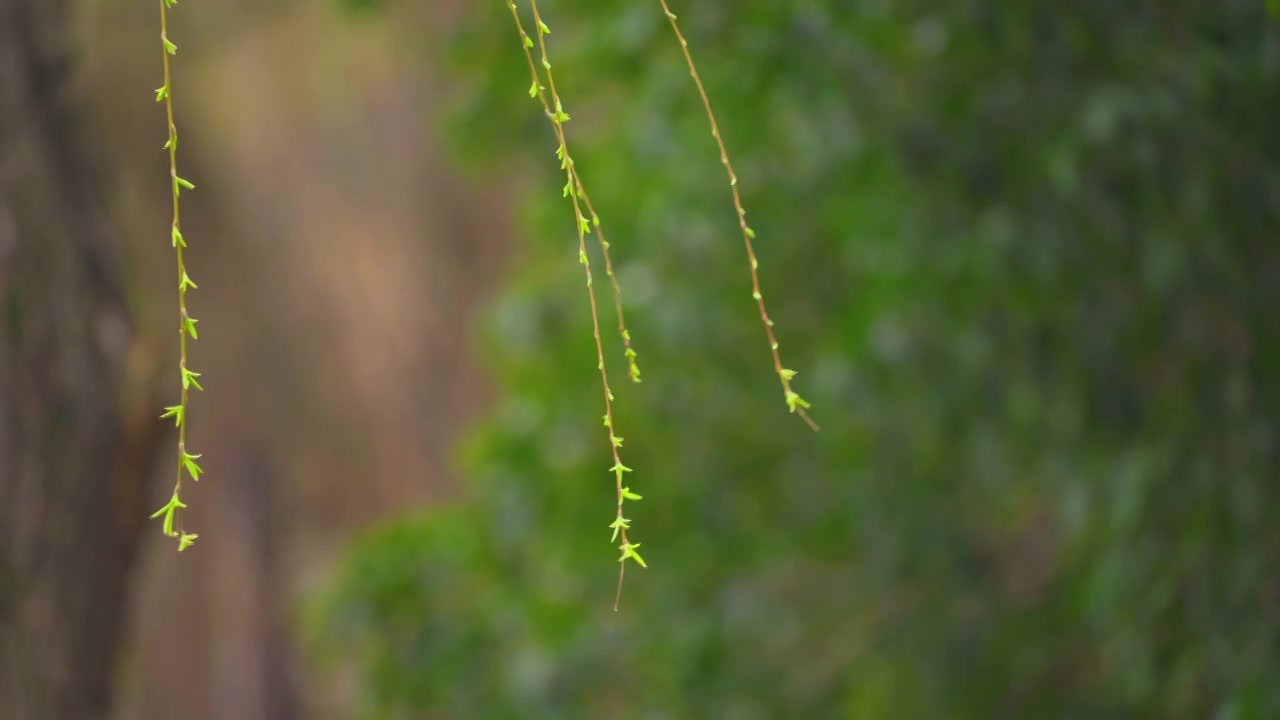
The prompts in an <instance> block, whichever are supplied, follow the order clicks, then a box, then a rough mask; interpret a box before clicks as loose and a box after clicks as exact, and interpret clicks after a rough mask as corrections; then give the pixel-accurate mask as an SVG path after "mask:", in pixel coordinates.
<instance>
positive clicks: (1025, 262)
mask: <svg viewBox="0 0 1280 720" xmlns="http://www.w3.org/2000/svg"><path fill="white" fill-rule="evenodd" d="M540 4H542V5H545V7H544V13H545V14H546V16H547V19H548V23H549V24H551V26H552V27H553V28H554V30H555V33H554V34H553V35H552V36H551V37H550V40H551V41H552V53H553V57H555V58H556V63H557V64H556V68H557V82H558V85H560V86H561V87H560V91H561V95H562V96H563V97H564V98H565V101H566V109H567V110H569V112H571V113H572V114H573V117H574V121H573V123H571V124H570V126H569V129H570V130H571V131H572V132H573V133H574V135H573V141H574V143H575V153H574V154H575V157H576V158H577V160H578V165H579V169H580V170H581V172H582V174H583V177H584V178H585V179H586V180H587V182H588V183H589V186H590V187H591V193H592V196H593V198H592V199H593V200H594V201H595V204H596V206H597V209H598V210H599V211H600V213H601V216H602V218H603V221H604V223H605V225H606V228H608V229H609V230H610V233H609V237H610V239H611V240H612V241H613V248H614V251H615V252H616V253H617V254H616V255H615V261H616V262H619V263H620V264H621V268H620V277H621V280H622V288H623V295H624V299H625V300H626V301H627V303H628V306H629V308H630V313H629V317H628V321H629V324H630V325H631V329H632V335H633V336H634V338H635V340H636V346H637V349H638V350H639V352H640V356H641V361H642V363H643V365H644V368H645V373H646V381H645V383H644V384H643V385H640V386H623V387H620V388H619V390H618V406H617V407H618V410H617V412H618V425H619V433H620V434H621V435H623V436H625V437H626V438H627V448H626V450H627V463H628V464H629V465H630V466H631V467H633V468H635V473H634V474H633V475H632V476H630V477H629V479H631V480H633V485H634V487H635V488H636V491H637V492H640V493H642V494H643V495H644V496H645V500H644V501H643V502H640V503H636V504H635V507H634V508H633V509H632V510H631V512H630V513H629V515H631V517H632V518H633V520H634V527H635V528H636V538H635V539H636V540H639V541H643V542H644V547H645V551H646V552H645V557H646V559H647V560H648V561H649V566H650V567H649V569H648V570H643V571H641V570H638V569H633V570H631V571H630V572H629V573H628V585H627V587H626V588H625V590H624V596H623V607H622V612H620V613H618V614H614V613H613V612H611V611H610V606H611V601H612V591H613V581H614V575H613V569H614V566H613V562H614V559H615V557H616V553H615V551H614V550H613V549H612V548H611V547H610V545H609V532H610V531H609V529H608V527H607V525H608V523H609V522H610V520H611V519H612V516H611V513H612V508H613V503H614V497H613V489H612V479H611V476H610V474H609V473H608V471H607V468H608V466H609V464H610V461H609V459H608V446H607V439H606V436H605V435H604V433H603V429H602V428H601V427H599V415H600V413H601V411H602V410H601V408H600V407H599V405H600V400H599V388H598V384H597V382H596V378H595V369H594V367H593V364H594V362H595V361H594V355H593V350H592V339H591V332H590V325H589V320H588V315H587V308H586V299H585V298H584V297H583V296H582V284H581V280H580V277H579V273H580V272H581V271H580V268H579V267H578V264H577V262H576V257H575V256H576V246H575V244H574V239H573V217H572V213H571V211H570V210H569V209H568V207H567V203H566V201H565V200H564V199H563V198H561V197H560V193H559V187H560V182H559V180H558V179H557V167H556V163H555V160H554V154H553V151H554V149H555V142H554V140H553V139H552V135H551V132H550V129H549V128H548V127H547V126H546V123H545V118H543V117H542V116H541V113H540V110H539V108H538V106H537V104H536V102H534V101H532V100H530V99H529V97H528V95H527V93H526V92H525V90H526V89H527V87H528V77H527V74H526V72H527V69H526V68H525V66H524V63H523V59H522V57H521V54H520V49H519V46H518V38H517V36H516V34H515V31H514V29H513V28H512V27H510V23H511V21H510V17H509V16H505V15H504V13H505V12H506V8H504V7H503V4H502V3H500V2H491V3H488V6H483V5H478V7H477V11H476V17H475V18H474V19H473V22H472V24H471V25H470V26H468V27H466V28H463V29H460V30H458V31H457V40H456V42H455V53H456V59H457V60H458V63H459V67H461V68H463V69H464V71H465V72H467V73H469V75H470V76H471V77H473V78H474V79H475V81H476V82H475V84H474V88H473V93H472V94H471V95H469V96H468V98H467V102H466V107H465V110H464V112H463V113H462V116H461V117H460V118H459V124H458V126H459V131H458V132H457V133H456V137H457V141H458V143H459V148H460V149H461V150H465V151H466V152H467V153H468V154H469V156H470V158H471V160H472V161H473V162H478V163H482V164H487V163H491V162H496V161H500V160H503V159H505V158H510V157H512V156H513V155H514V154H517V153H519V154H522V155H524V156H526V157H527V158H528V159H529V160H530V161H531V162H532V163H533V167H535V168H536V169H537V171H538V172H539V173H540V175H538V176H537V181H536V182H531V183H530V185H529V187H528V188H527V190H528V199H529V204H528V207H527V212H526V214H525V215H524V216H523V218H524V220H525V223H524V224H523V230H522V233H521V238H520V242H521V243H522V251H521V253H520V256H519V258H518V262H517V264H516V266H515V267H514V270H513V272H512V275H511V277H510V280H509V283H508V287H507V290H506V292H505V294H504V296H503V298H502V299H501V301H500V302H499V303H497V305H496V307H495V308H494V310H493V312H492V313H491V318H490V319H491V322H490V325H489V328H488V337H489V338H490V342H489V344H488V348H489V356H490V357H491V358H492V360H493V367H494V372H495V375H496V377H497V378H498V380H499V382H500V385H501V387H502V388H503V390H504V395H503V398H502V400H501V403H500V404H499V406H498V407H497V409H496V411H495V413H494V416H493V418H492V420H491V421H490V422H489V423H487V424H486V425H485V426H484V427H483V428H482V429H481V430H480V431H479V432H478V433H477V435H476V438H475V441H474V443H473V444H472V445H471V446H470V447H469V448H467V450H466V452H465V453H464V455H465V461H466V466H467V473H468V475H469V477H470V478H471V479H472V480H473V481H474V484H473V485H472V492H471V499H470V501H469V502H467V503H465V504H463V505H461V506H458V507H454V508H448V509H432V510H429V511H426V512H423V513H420V514H417V515H415V516H413V517H409V518H406V519H404V520H402V521H399V522H396V523H394V524H393V525H392V526H389V527H386V528H383V529H380V530H377V531H376V532H373V533H371V534H370V535H369V536H368V537H367V538H366V539H364V540H363V541H361V542H360V543H358V544H357V545H356V546H355V547H354V548H353V549H352V550H351V553H350V557H349V560H348V562H347V564H346V565H345V567H344V568H343V570H342V572H341V574H340V577H339V578H338V579H337V581H336V583H335V585H334V589H333V592H332V593H331V594H330V595H329V596H328V597H327V598H326V599H325V602H324V603H323V605H322V606H321V615H320V617H321V618H322V620H321V625H320V626H319V627H321V628H323V632H322V635H323V636H324V637H325V638H326V641H325V645H326V648H327V650H328V651H329V652H331V653H336V654H340V655H341V656H342V657H344V658H345V659H346V660H347V661H348V662H350V663H352V664H353V665H354V667H355V669H356V670H357V673H358V678H359V680H360V683H359V688H360V702H361V710H362V711H363V712H364V713H365V716H366V717H375V718H382V717H386V718H394V717H449V718H605V717H610V718H646V719H647V718H655V719H656V718H681V719H684V718H717V719H719V718H725V719H731V720H738V719H741V720H747V719H751V718H875V719H879V718H897V717H902V718H975V719H976V718H992V717H1028V718H1133V717H1166V718H1210V717H1212V718H1274V717H1280V683H1278V682H1277V681H1276V678H1280V632H1278V631H1280V522H1277V517H1278V516H1277V508H1278V507H1280V477H1278V476H1277V469H1278V468H1280V458H1278V457H1277V453H1278V449H1280V446H1278V445H1277V442H1278V439H1280V438H1278V437H1277V430H1278V429H1280V428H1278V427H1277V418H1278V414H1280V410H1278V409H1280V234H1278V233H1280V27H1277V25H1276V23H1275V21H1274V20H1272V19H1269V17H1268V15H1267V13H1266V10H1265V6H1264V3H1263V2H1261V1H1260V0H1218V1H1217V2H1212V3H1208V2H1202V1H1198V0H1166V1H1165V2H1159V3H1105V2H1094V3H1072V2H1061V1H1060V0H1033V1H1031V2H1025V3H1013V2H995V1H994V0H960V1H958V2H952V3H927V2H922V1H919V0H865V1H860V2H844V1H843V0H796V1H794V2H773V1H765V0H752V1H750V2H748V1H747V0H743V1H741V2H735V3H727V2H726V3H692V2H676V3H675V4H674V5H673V9H674V10H675V12H677V13H678V14H679V15H680V18H681V23H682V26H683V28H684V30H685V32H686V33H687V34H688V35H689V38H690V45H691V48H692V50H693V52H694V54H695V57H696V58H697V59H698V60H699V63H700V66H701V67H700V70H701V72H702V74H703V76H704V79H705V80H706V82H707V85H708V89H709V91H710V93H711V95H712V101H713V103H714V104H715V105H716V107H717V110H718V113H719V115H720V118H721V124H722V130H723V132H724V136H725V138H726V140H727V142H728V144H729V148H730V152H732V153H735V154H736V157H735V164H736V165H737V169H738V172H739V175H740V177H741V182H740V188H741V189H742V190H743V192H744V201H745V204H746V207H747V210H748V213H749V216H750V218H751V222H752V225H753V227H754V228H755V229H756V231H757V232H758V233H759V240H758V243H759V245H758V252H759V254H760V256H761V257H760V261H761V272H762V276H763V282H764V285H765V295H766V297H767V298H769V299H770V300H771V309H772V310H773V312H774V316H775V319H776V320H777V327H778V330H779V334H780V339H781V342H782V351H783V353H784V357H786V358H787V363H788V365H789V366H791V367H793V368H795V369H797V370H799V371H800V375H799V377H798V378H797V383H798V387H799V388H800V390H801V391H802V392H803V393H804V394H805V395H806V396H807V397H810V398H811V399H812V400H813V401H814V406H815V415H816V418H817V419H818V420H819V422H820V423H822V426H823V430H822V432H821V433H820V434H817V435H814V434H813V433H811V432H810V431H809V430H808V429H807V428H806V427H805V426H804V425H803V424H802V423H801V422H800V421H799V420H798V419H796V418H795V417H792V416H790V415H788V414H787V412H786V409H785V406H784V405H783V403H782V400H781V398H780V397H778V393H777V381H776V378H775V377H774V376H773V372H772V367H771V365H770V362H769V355H768V348H767V346H766V344H765V340H764V338H763V334H762V332H761V330H760V327H759V320H758V317H757V316H755V314H754V312H755V310H754V307H753V304H752V301H751V298H750V285H749V276H748V273H747V267H746V260H745V257H744V255H743V252H742V248H741V244H740V241H739V239H738V237H737V235H736V233H735V229H734V217H733V211H732V207H731V205H730V202H729V196H728V188H727V187H725V181H724V178H723V170H722V169H721V168H720V166H719V164H718V162H717V158H716V153H715V149H714V144H713V142H712V139H711V138H710V137H709V135H708V132H707V130H706V126H705V118H704V117H703V115H702V113H701V109H700V106H699V105H698V102H697V97H696V94H695V92H694V89H693V87H692V85H691V83H690V82H689V78H688V75H687V71H686V69H685V67H684V65H683V61H682V60H681V58H680V55H679V51H678V48H677V47H676V45H675V44H674V40H673V39H672V37H671V36H670V33H669V29H668V28H667V27H666V26H665V23H664V19H663V17H662V15H661V12H660V10H659V8H658V4H657V2H656V0H654V1H653V2H644V1H642V0H636V1H635V2H627V3H601V2H596V1H595V0H544V2H543V3H540ZM606 307H607V303H606ZM606 324H607V323H606ZM606 340H607V341H609V342H611V343H613V344H612V345H610V349H611V351H612V352H611V354H610V356H609V357H610V360H611V361H615V367H624V365H622V364H621V348H620V347H617V346H616V345H617V342H616V338H615V337H612V336H609V337H607V338H606Z"/></svg>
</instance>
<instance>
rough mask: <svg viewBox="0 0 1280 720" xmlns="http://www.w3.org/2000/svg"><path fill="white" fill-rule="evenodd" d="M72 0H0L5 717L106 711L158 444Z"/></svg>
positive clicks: (0, 506)
mask: <svg viewBox="0 0 1280 720" xmlns="http://www.w3.org/2000/svg"><path fill="white" fill-rule="evenodd" d="M68 27H69V23H68V2H67V1H66V0H0V718H5V720H35V719H41V720H43V719H44V718H49V719H50V720H53V719H56V720H82V719H89V718H95V719H96V718H103V717H106V715H107V712H108V706H109V702H110V694H111V689H112V685H113V670H112V668H113V665H114V663H115V659H116V654H117V650H118V647H119V645H120V640H121V637H122V631H123V627H122V625H123V621H124V618H125V617H126V615H125V607H126V589H127V587H128V585H129V579H130V572H131V569H132V568H133V565H134V559H135V556H136V555H137V549H138V541H139V537H140V532H141V530H142V527H143V524H144V523H145V521H146V516H147V506H146V499H147V498H146V497H145V493H144V492H143V491H144V489H145V488H146V480H147V478H148V477H149V475H150V470H151V465H152V460H153V459H154V458H155V457H156V454H157V452H158V451H159V443H160V441H161V439H162V438H163V437H164V436H163V425H162V424H160V423H157V422H156V421H155V415H156V412H155V409H156V407H158V405H156V404H155V402H156V401H155V399H153V398H152V397H151V395H152V393H151V392H149V391H148V389H147V388H149V387H151V385H152V383H151V377H152V376H153V373H151V372H150V371H149V369H148V368H147V367H145V365H146V363H145V362H141V361H140V359H141V356H142V353H139V352H137V351H136V350H135V347H136V344H135V342H134V337H133V334H132V331H131V327H130V322H129V317H128V314H127V312H126V309H125V303H124V295H123V291H122V286H121V269H120V265H119V262H118V259H117V258H116V257H115V255H114V253H113V249H114V248H113V246H114V240H115V239H116V238H115V237H114V236H113V232H114V231H113V227H112V224H111V222H110V220H109V218H108V216H107V213H106V212H105V211H104V210H105V208H104V202H103V201H102V198H101V192H100V191H101V189H102V185H101V182H100V178H101V175H100V174H99V171H100V170H101V167H100V165H99V163H98V162H97V161H96V159H95V158H96V157H97V156H98V155H97V153H96V148H97V144H96V143H95V142H94V140H93V139H92V135H91V129H92V120H91V114H90V113H89V112H88V108H87V107H86V103H85V101H84V99H83V97H82V96H81V94H80V93H79V92H78V88H77V87H76V85H75V83H74V82H73V80H74V75H73V70H74V67H75V62H74V58H73V54H72V50H73V48H72V47H71V46H70V38H69V32H68Z"/></svg>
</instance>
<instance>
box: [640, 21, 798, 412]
mask: <svg viewBox="0 0 1280 720" xmlns="http://www.w3.org/2000/svg"><path fill="white" fill-rule="evenodd" d="M658 4H659V5H661V6H662V12H663V14H665V15H666V16H667V20H668V22H670V23H671V31H672V33H674V34H675V37H676V40H677V41H679V43H680V50H681V52H683V53H684V59H685V63H686V64H687V65H688V66H689V76H690V77H692V78H693V83H694V85H696V86H697V88H698V95H699V97H701V98H702V107H703V109H704V110H706V113H707V122H708V123H709V124H710V126H711V136H712V137H714V138H715V140H716V145H717V146H718V147H719V148H720V163H721V164H722V165H724V169H725V172H726V173H727V174H728V176H729V190H730V192H731V193H732V194H733V209H734V210H735V211H737V213H738V228H739V229H740V230H741V231H742V242H743V244H744V245H745V246H746V249H747V261H748V262H749V263H750V266H751V297H752V298H753V299H754V300H755V301H756V306H757V307H758V308H759V309H760V322H761V323H763V324H764V332H765V336H766V337H768V339H769V351H770V352H771V353H773V369H774V371H775V372H777V373H778V379H779V380H781V381H782V393H783V398H784V399H785V400H786V402H787V409H788V410H790V411H791V412H793V413H795V414H797V415H799V416H800V417H801V418H802V419H803V420H804V421H805V422H806V423H808V424H809V427H811V428H813V429H814V430H817V429H818V424H817V423H815V422H814V421H813V419H812V418H810V417H809V413H808V412H807V410H808V409H809V407H810V405H809V401H807V400H805V399H804V398H802V397H800V395H799V394H798V393H796V392H795V391H794V390H792V389H791V380H792V379H793V378H795V376H796V371H795V370H788V369H787V368H786V367H783V365H782V356H781V355H780V354H779V352H778V338H777V336H776V335H774V332H773V320H771V319H770V318H769V310H768V309H767V308H766V307H765V304H764V293H763V292H761V290H760V262H759V261H758V260H757V259H756V251H755V247H754V245H753V243H752V242H751V241H752V240H753V239H755V236H756V233H755V231H754V230H752V229H751V226H749V225H747V211H746V210H744V209H743V207H742V198H741V197H740V196H739V195H738V175H737V173H735V172H734V171H733V164H732V163H731V162H730V161H729V151H728V150H727V149H725V145H724V139H723V138H722V137H720V127H719V126H718V125H717V124H716V114H715V113H714V112H713V111H712V110H711V100H710V99H708V98H707V90H706V88H705V87H703V85H702V78H701V77H699V76H698V68H697V66H696V65H695V64H694V62H693V55H692V54H691V53H690V52H689V42H688V41H687V40H685V38H684V34H683V33H681V32H680V26H679V25H678V24H677V23H676V14H675V13H673V12H671V8H670V7H668V6H667V0H658Z"/></svg>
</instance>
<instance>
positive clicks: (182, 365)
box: [151, 0, 204, 551]
mask: <svg viewBox="0 0 1280 720" xmlns="http://www.w3.org/2000/svg"><path fill="white" fill-rule="evenodd" d="M176 4H177V0H160V44H161V51H162V55H163V58H164V85H162V86H160V88H158V89H157V90H156V101H157V102H163V103H164V105H165V117H166V119H167V121H168V135H169V139H168V141H167V142H165V144H164V148H165V149H166V150H168V151H169V180H170V185H171V187H172V191H173V225H172V227H171V228H170V233H169V235H170V241H171V242H172V244H173V249H174V253H175V254H176V255H177V259H178V371H179V375H180V377H181V381H182V391H181V395H180V398H181V399H180V400H179V401H178V404H177V405H171V406H169V407H167V408H165V412H164V414H163V415H161V416H160V417H162V418H168V417H171V418H173V421H174V424H175V425H176V426H177V427H178V461H177V472H176V477H175V478H174V483H173V495H172V496H171V497H170V498H169V502H168V503H167V504H166V505H165V506H164V507H162V508H160V509H159V510H157V511H156V512H155V514H153V515H152V516H151V517H152V518H158V517H161V516H163V517H164V533H165V534H166V535H169V536H170V537H176V538H178V550H179V551H182V550H185V549H187V548H188V547H190V546H191V544H192V543H194V542H195V540H196V538H197V537H198V535H196V534H194V533H190V534H189V533H187V532H186V530H185V529H184V528H183V524H182V510H183V509H184V508H186V507H187V506H186V504H185V503H183V502H182V477H183V473H184V472H185V473H186V474H189V475H190V476H191V479H192V480H195V481H199V480H200V474H201V472H203V471H202V470H201V469H200V466H199V465H198V464H196V460H197V459H198V458H199V457H200V455H197V454H192V453H189V452H187V406H188V395H189V392H190V389H191V388H192V387H194V388H196V389H197V390H203V389H204V388H202V387H200V382H199V381H198V380H197V379H196V378H198V377H200V373H198V372H194V371H193V370H191V369H190V368H188V367H187V338H188V336H189V337H190V338H191V339H192V340H194V339H196V338H197V337H198V333H197V331H196V322H197V320H196V319H195V318H193V317H191V315H190V314H189V313H188V312H187V290H188V289H193V288H195V287H196V284H195V283H194V282H192V280H191V276H190V275H188V274H187V267H186V264H185V262H184V261H183V255H182V250H183V249H184V248H185V247H186V246H187V242H186V239H185V238H183V236H182V223H181V215H180V213H179V202H178V197H179V195H180V194H181V191H182V190H183V189H186V190H194V189H195V186H194V185H192V184H191V183H190V182H188V181H187V180H184V179H183V178H182V177H181V176H179V175H178V129H177V125H175V124H174V121H173V75H172V72H171V71H170V68H169V58H170V56H172V55H176V54H177V53H178V46H177V45H174V44H173V42H171V41H170V40H169V13H168V10H169V8H171V7H173V6H174V5H176Z"/></svg>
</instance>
